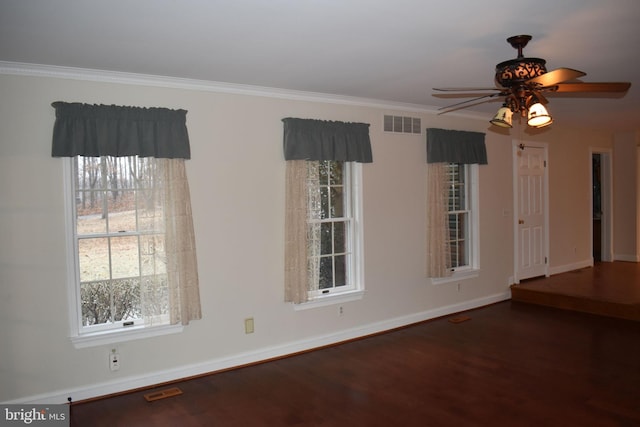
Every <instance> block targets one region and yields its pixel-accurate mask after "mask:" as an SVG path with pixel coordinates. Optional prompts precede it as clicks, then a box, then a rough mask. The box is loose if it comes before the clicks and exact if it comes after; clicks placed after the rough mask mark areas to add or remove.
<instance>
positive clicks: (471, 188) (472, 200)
mask: <svg viewBox="0 0 640 427" xmlns="http://www.w3.org/2000/svg"><path fill="white" fill-rule="evenodd" d="M463 166H464V170H465V172H464V173H465V181H466V182H467V185H466V186H465V187H466V188H465V191H466V195H465V196H466V202H467V206H468V209H469V210H470V212H469V223H468V226H469V230H468V250H469V254H468V257H469V262H468V264H467V265H465V266H461V267H455V268H452V274H451V275H450V276H447V277H442V278H432V279H431V281H432V283H433V284H444V283H450V282H457V281H460V280H463V279H470V278H474V277H478V276H479V274H480V220H479V206H480V204H479V198H480V197H479V185H478V184H479V172H478V165H477V164H467V165H463Z"/></svg>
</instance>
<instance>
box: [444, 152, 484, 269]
mask: <svg viewBox="0 0 640 427" xmlns="http://www.w3.org/2000/svg"><path fill="white" fill-rule="evenodd" d="M446 170H447V184H448V188H449V194H448V198H447V200H448V203H447V206H448V208H447V209H448V212H447V214H448V227H449V235H448V239H447V243H448V245H449V248H450V253H451V268H452V269H453V270H454V271H461V270H466V269H470V268H477V262H475V261H476V259H477V255H476V254H477V249H476V242H477V233H476V231H477V225H475V224H477V218H476V212H477V208H476V206H477V204H476V203H475V202H476V199H477V191H476V190H475V189H476V185H475V182H477V178H475V175H476V174H477V166H475V165H465V164H458V163H448V164H447V165H446ZM474 178H475V179H474Z"/></svg>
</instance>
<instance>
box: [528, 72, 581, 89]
mask: <svg viewBox="0 0 640 427" xmlns="http://www.w3.org/2000/svg"><path fill="white" fill-rule="evenodd" d="M586 75H587V73H585V72H582V71H578V70H574V69H571V68H558V69H557V70H553V71H549V72H548V73H544V74H542V75H541V76H538V77H534V78H532V79H529V80H527V81H526V83H527V84H529V83H534V84H536V85H539V86H542V87H547V86H555V85H557V84H558V83H562V82H566V81H569V80H574V79H577V78H579V77H582V76H586Z"/></svg>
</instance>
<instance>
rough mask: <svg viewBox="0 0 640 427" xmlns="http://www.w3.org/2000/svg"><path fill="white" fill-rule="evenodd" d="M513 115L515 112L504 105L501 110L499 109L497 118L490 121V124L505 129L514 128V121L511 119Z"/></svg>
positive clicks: (494, 117)
mask: <svg viewBox="0 0 640 427" xmlns="http://www.w3.org/2000/svg"><path fill="white" fill-rule="evenodd" d="M512 115H513V112H512V111H511V109H510V108H509V107H507V106H506V105H503V106H502V107H500V109H498V112H497V113H496V115H495V116H493V119H491V120H489V123H491V124H492V125H496V126H500V127H503V128H510V127H513V124H512V123H513V121H512V118H511V116H512Z"/></svg>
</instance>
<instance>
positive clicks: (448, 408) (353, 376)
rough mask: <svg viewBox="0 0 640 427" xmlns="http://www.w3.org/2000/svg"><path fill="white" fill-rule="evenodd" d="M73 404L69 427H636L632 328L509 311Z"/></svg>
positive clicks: (508, 306) (565, 314) (606, 320)
mask: <svg viewBox="0 0 640 427" xmlns="http://www.w3.org/2000/svg"><path fill="white" fill-rule="evenodd" d="M464 315H465V316H468V317H470V320H467V321H464V322H461V323H453V322H450V321H449V320H451V319H452V318H453V317H457V316H450V317H448V318H441V319H436V320H432V321H429V322H424V323H421V324H417V325H413V326H410V327H407V328H404V329H400V330H396V331H393V332H389V333H385V334H381V335H377V336H373V337H368V338H365V339H361V340H356V341H352V342H348V343H345V344H342V345H337V346H333V347H328V348H324V349H320V350H316V351H312V352H309V353H304V354H300V355H297V356H293V357H289V358H284V359H280V360H276V361H271V362H267V363H263V364H258V365H254V366H250V367H245V368H240V369H236V370H231V371H226V372H221V373H217V374H212V375H208V376H203V377H200V378H197V379H192V380H188V381H184V382H179V383H176V384H172V385H170V386H165V387H160V388H158V390H161V389H164V388H167V387H173V386H177V387H179V388H180V389H181V390H182V391H183V392H184V393H183V394H182V395H179V396H175V397H170V398H167V399H163V400H158V401H155V402H147V401H145V400H144V398H143V395H144V394H146V393H149V392H150V391H151V390H145V391H138V392H133V393H130V394H124V395H120V396H116V397H111V398H108V399H102V400H96V401H92V402H86V403H82V402H80V403H75V404H73V405H72V408H71V426H109V427H116V426H242V427H246V426H385V427H386V426H536V427H537V426H545V427H546V426H563V427H565V426H637V425H640V322H635V321H630V320H624V319H616V318H610V317H600V316H594V315H591V314H585V313H577V312H571V311H566V310H558V309H555V308H549V307H543V306H536V305H532V304H526V303H520V302H513V301H506V302H502V303H498V304H494V305H491V306H487V307H483V308H480V309H476V310H472V311H468V312H465V313H464Z"/></svg>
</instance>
